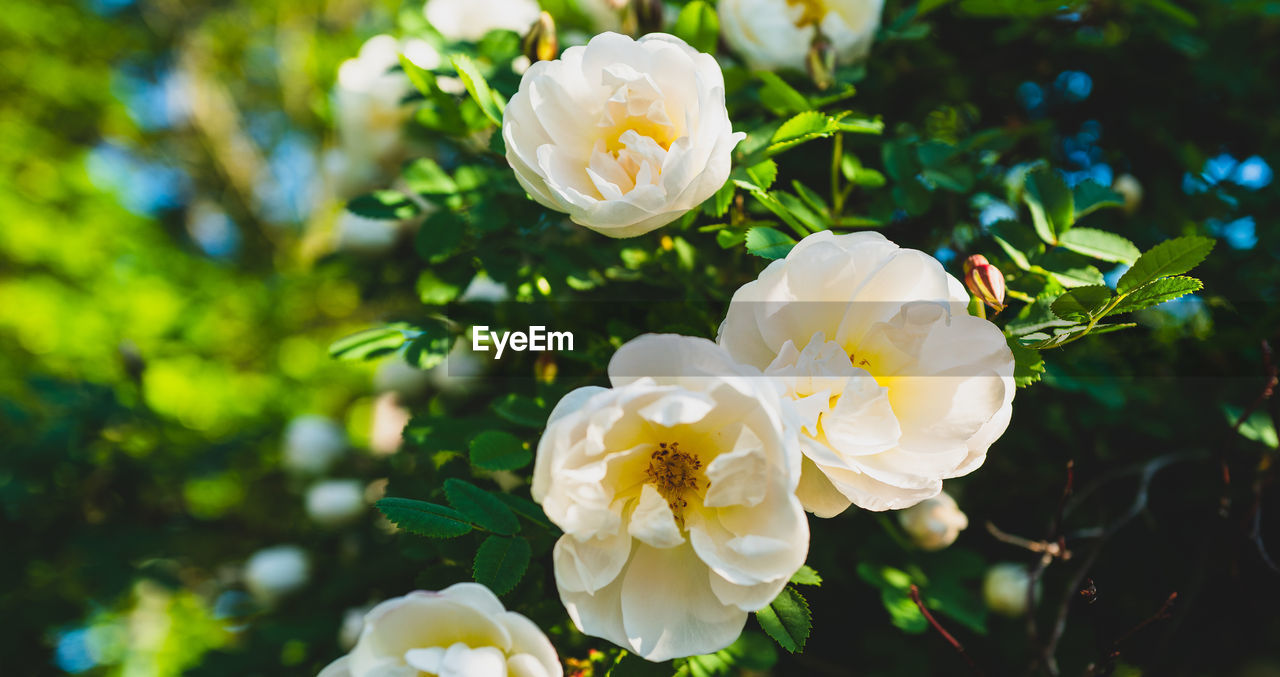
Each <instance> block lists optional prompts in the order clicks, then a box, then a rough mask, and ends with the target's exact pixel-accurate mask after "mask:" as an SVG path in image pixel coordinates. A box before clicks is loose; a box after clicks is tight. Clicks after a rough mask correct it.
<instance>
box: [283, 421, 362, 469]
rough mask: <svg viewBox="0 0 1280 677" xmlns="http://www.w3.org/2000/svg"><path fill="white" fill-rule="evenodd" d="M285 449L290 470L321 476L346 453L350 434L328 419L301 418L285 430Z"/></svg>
mask: <svg viewBox="0 0 1280 677" xmlns="http://www.w3.org/2000/svg"><path fill="white" fill-rule="evenodd" d="M283 446H284V465H285V467H286V468H288V469H290V470H292V471H294V472H298V473H304V474H312V475H320V474H323V473H324V472H325V471H327V470H328V469H329V467H330V466H332V465H333V464H334V463H336V462H337V461H338V459H339V458H341V457H342V456H343V454H345V453H346V451H347V433H346V431H344V430H343V429H342V426H339V425H338V424H337V423H335V422H334V421H332V420H331V419H328V418H325V417H324V416H316V415H313V414H308V415H304V416H298V417H296V418H294V419H293V420H291V421H289V425H288V426H287V427H286V428H285V431H284V445H283Z"/></svg>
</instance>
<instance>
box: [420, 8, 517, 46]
mask: <svg viewBox="0 0 1280 677" xmlns="http://www.w3.org/2000/svg"><path fill="white" fill-rule="evenodd" d="M541 11H542V10H541V9H539V7H538V3H537V2H536V0H429V1H428V2H427V4H426V6H424V7H423V8H422V13H423V14H425V15H426V17H427V21H429V22H431V25H432V26H433V27H435V29H436V30H437V31H440V34H441V35H443V36H444V37H445V38H447V39H449V40H468V41H471V42H476V41H478V40H479V39H480V38H483V37H484V36H485V33H488V32H489V31H494V30H508V31H515V32H517V33H520V34H522V35H523V34H524V33H525V32H526V31H528V30H529V27H530V26H532V25H533V22H535V21H537V20H538V13H539V12H541Z"/></svg>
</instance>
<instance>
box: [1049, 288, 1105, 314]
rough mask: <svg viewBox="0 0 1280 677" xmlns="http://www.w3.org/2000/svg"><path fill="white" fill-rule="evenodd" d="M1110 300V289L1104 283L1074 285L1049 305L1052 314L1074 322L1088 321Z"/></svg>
mask: <svg viewBox="0 0 1280 677" xmlns="http://www.w3.org/2000/svg"><path fill="white" fill-rule="evenodd" d="M1110 302H1111V289H1110V288H1109V287H1107V286H1106V285H1091V286H1088V287H1076V288H1075V289H1072V290H1071V291H1068V292H1067V293H1065V294H1063V295H1062V296H1059V297H1058V298H1057V299H1056V300H1054V302H1053V303H1052V304H1051V305H1050V306H1049V310H1052V311H1053V314H1054V315H1057V316H1058V317H1060V318H1062V319H1064V320H1073V321H1076V322H1088V321H1089V318H1091V317H1093V315H1094V314H1096V313H1097V312H1098V311H1100V310H1102V308H1103V307H1104V306H1106V305H1107V304H1108V303H1110Z"/></svg>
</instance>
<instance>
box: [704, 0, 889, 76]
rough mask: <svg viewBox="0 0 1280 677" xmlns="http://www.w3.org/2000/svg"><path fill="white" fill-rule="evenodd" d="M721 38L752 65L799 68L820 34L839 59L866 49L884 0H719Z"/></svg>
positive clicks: (858, 55)
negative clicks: (797, 0) (799, 0)
mask: <svg viewBox="0 0 1280 677" xmlns="http://www.w3.org/2000/svg"><path fill="white" fill-rule="evenodd" d="M716 8H717V9H718V10H719V13H720V27H721V31H722V33H723V34H724V39H725V42H727V43H729V45H730V46H731V47H733V49H734V51H736V52H737V53H738V55H739V56H741V57H742V58H743V60H745V61H746V62H747V65H749V66H750V67H752V68H755V69H759V70H776V69H792V70H804V69H805V60H806V58H807V57H808V54H809V50H810V48H811V46H812V45H813V43H814V39H815V38H816V37H818V36H819V34H821V36H822V37H823V38H824V39H825V40H827V41H828V42H829V44H830V48H831V49H832V50H833V51H834V52H835V56H836V59H837V61H838V62H842V63H849V62H852V61H856V60H858V59H861V58H863V57H865V56H866V55H867V52H868V51H870V50H871V43H872V41H873V40H874V39H875V35H876V29H877V28H879V27H880V12H881V11H882V10H883V9H884V0H803V1H801V2H796V1H794V0H719V2H718V3H717V4H716Z"/></svg>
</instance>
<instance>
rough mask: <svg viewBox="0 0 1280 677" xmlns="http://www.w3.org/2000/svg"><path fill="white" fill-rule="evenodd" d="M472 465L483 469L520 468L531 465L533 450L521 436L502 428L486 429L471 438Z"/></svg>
mask: <svg viewBox="0 0 1280 677" xmlns="http://www.w3.org/2000/svg"><path fill="white" fill-rule="evenodd" d="M470 446H471V465H473V466H475V467H477V468H481V469H483V470H518V469H520V468H523V467H525V466H526V465H529V462H530V461H532V460H533V452H531V451H529V450H528V449H525V448H524V444H522V443H521V442H520V438H518V437H516V436H515V435H512V434H511V433H508V432H503V431H501V430H486V431H484V432H482V433H480V434H479V435H476V436H475V437H474V438H473V439H472V440H471V445H470Z"/></svg>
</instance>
